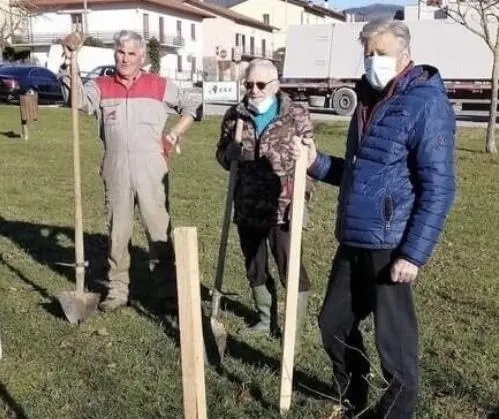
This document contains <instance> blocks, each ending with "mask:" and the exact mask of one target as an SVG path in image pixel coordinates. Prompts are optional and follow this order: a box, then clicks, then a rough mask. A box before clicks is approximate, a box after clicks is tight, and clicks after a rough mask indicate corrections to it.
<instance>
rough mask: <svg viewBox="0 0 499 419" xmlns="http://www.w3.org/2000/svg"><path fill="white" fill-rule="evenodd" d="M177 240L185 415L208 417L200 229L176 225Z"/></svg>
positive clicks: (174, 239)
mask: <svg viewBox="0 0 499 419" xmlns="http://www.w3.org/2000/svg"><path fill="white" fill-rule="evenodd" d="M173 242H174V247H175V259H176V265H177V290H178V312H179V329H180V349H181V361H182V388H183V401H184V418H185V419H206V395H205V378H204V362H203V361H204V339H203V330H202V321H201V294H200V292H201V291H200V286H199V260H198V243H197V230H196V228H195V227H178V228H175V229H174V231H173Z"/></svg>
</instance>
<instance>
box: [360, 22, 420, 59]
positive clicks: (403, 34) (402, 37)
mask: <svg viewBox="0 0 499 419" xmlns="http://www.w3.org/2000/svg"><path fill="white" fill-rule="evenodd" d="M387 32H388V33H391V34H392V35H394V36H395V38H397V41H398V44H399V53H403V52H407V53H408V54H409V53H410V43H411V33H410V31H409V28H408V27H407V25H406V24H405V23H403V22H402V21H400V20H390V19H375V20H372V21H371V22H369V23H366V24H365V25H364V26H363V27H362V30H361V31H360V34H359V41H360V42H361V43H362V45H366V43H367V41H369V40H370V39H372V38H374V37H376V36H378V35H382V34H384V33H387Z"/></svg>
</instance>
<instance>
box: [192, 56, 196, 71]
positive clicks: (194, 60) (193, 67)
mask: <svg viewBox="0 0 499 419" xmlns="http://www.w3.org/2000/svg"><path fill="white" fill-rule="evenodd" d="M196 72H197V63H196V57H192V58H191V73H192V74H196Z"/></svg>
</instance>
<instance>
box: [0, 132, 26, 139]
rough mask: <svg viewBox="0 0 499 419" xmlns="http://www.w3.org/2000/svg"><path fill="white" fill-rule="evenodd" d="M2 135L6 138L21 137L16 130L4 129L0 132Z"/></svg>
mask: <svg viewBox="0 0 499 419" xmlns="http://www.w3.org/2000/svg"><path fill="white" fill-rule="evenodd" d="M0 135H1V136H2V137H6V138H21V134H18V133H17V132H14V131H2V132H0Z"/></svg>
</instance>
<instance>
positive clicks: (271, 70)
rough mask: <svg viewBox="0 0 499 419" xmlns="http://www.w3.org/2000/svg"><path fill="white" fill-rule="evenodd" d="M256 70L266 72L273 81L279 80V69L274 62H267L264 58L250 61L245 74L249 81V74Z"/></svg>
mask: <svg viewBox="0 0 499 419" xmlns="http://www.w3.org/2000/svg"><path fill="white" fill-rule="evenodd" d="M256 68H258V69H262V70H264V71H265V72H266V73H267V74H268V75H269V76H270V77H271V79H272V80H277V79H278V78H279V73H278V71H277V67H276V66H275V65H274V64H273V63H272V61H270V60H266V59H264V58H255V59H254V60H251V61H250V63H249V65H248V67H246V71H245V73H244V75H245V78H246V79H247V78H248V76H249V74H250V73H251V72H252V71H253V70H255V69H256Z"/></svg>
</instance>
